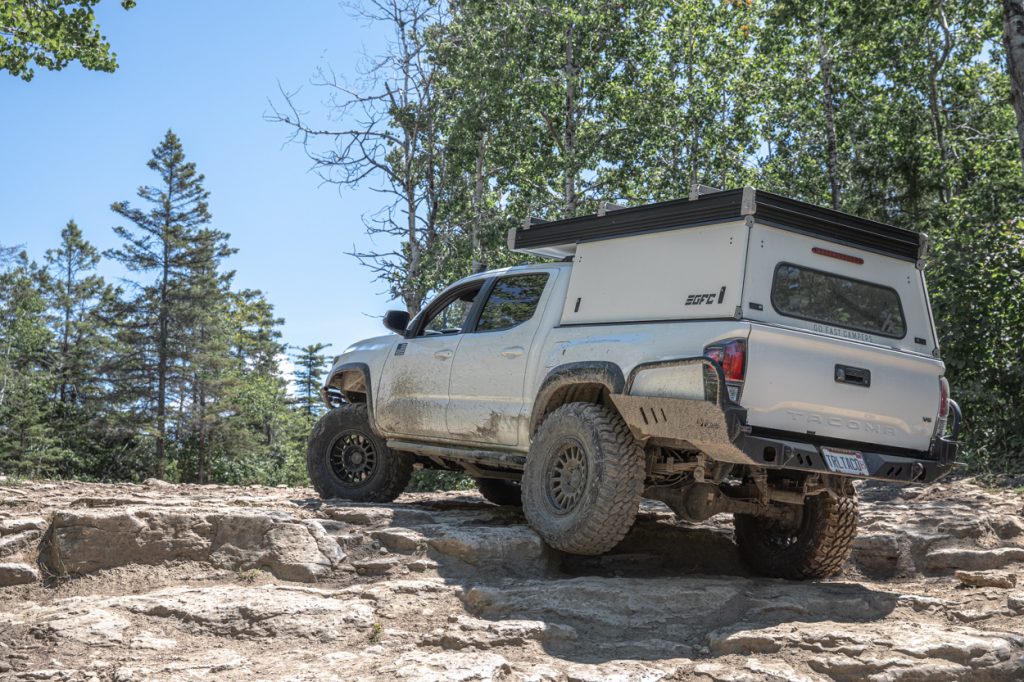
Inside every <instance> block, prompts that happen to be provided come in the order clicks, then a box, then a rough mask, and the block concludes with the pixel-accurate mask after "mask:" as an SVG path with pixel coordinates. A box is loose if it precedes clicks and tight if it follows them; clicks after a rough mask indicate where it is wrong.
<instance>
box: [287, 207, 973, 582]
mask: <svg viewBox="0 0 1024 682" xmlns="http://www.w3.org/2000/svg"><path fill="white" fill-rule="evenodd" d="M509 244H510V247H511V248H513V249H515V250H516V251H519V252H524V253H529V254H534V255H538V256H546V257H549V258H552V259H554V260H553V261H552V262H547V263H543V264H538V265H527V266H522V267H513V268H508V269H504V270H496V271H491V272H484V273H480V274H477V275H472V276H470V277H467V278H465V279H463V280H460V281H458V282H456V283H454V284H452V285H451V286H450V287H448V288H447V289H445V290H444V291H442V292H441V293H440V294H439V295H438V296H437V297H436V298H435V299H434V300H433V301H432V302H431V303H430V304H429V305H427V306H426V307H425V308H424V309H423V311H422V312H421V313H420V314H418V315H417V316H416V317H415V318H413V319H411V320H410V319H409V315H408V314H407V313H405V312H402V311H392V312H389V313H388V314H387V315H386V316H385V319H384V324H385V326H386V327H387V328H388V329H390V330H392V331H393V332H395V334H390V335H387V336H382V337H378V338H373V339H368V340H365V341H361V342H359V343H356V344H354V345H353V346H351V347H350V348H348V349H347V350H345V352H344V353H342V354H341V355H339V356H337V357H336V358H335V359H334V365H333V367H332V369H331V371H330V375H329V377H328V379H327V381H326V385H325V386H324V390H323V397H324V400H325V402H326V403H327V404H328V405H329V406H330V407H331V411H330V412H328V413H327V414H326V415H325V416H324V417H323V418H322V419H321V421H320V422H319V423H318V424H317V425H316V427H315V429H314V431H313V434H312V436H311V438H310V441H309V450H308V458H307V463H308V470H309V475H310V478H311V480H312V482H313V485H314V486H315V488H316V489H317V491H318V492H319V493H320V495H322V496H323V497H324V498H346V499H350V500H363V501H390V500H393V499H394V498H395V497H397V496H398V495H399V494H400V493H401V492H402V490H403V488H404V487H405V485H406V484H407V482H408V480H409V477H410V474H411V472H412V470H413V468H414V467H415V466H422V467H428V468H438V469H450V470H455V471H464V472H466V473H467V474H469V475H470V476H472V477H474V478H475V479H477V481H478V482H479V488H480V491H481V492H482V493H483V494H484V496H485V497H487V498H488V499H489V500H491V501H493V502H496V503H498V504H522V506H523V511H524V513H525V516H526V519H527V521H528V522H529V523H530V525H531V526H532V527H533V528H534V529H535V530H536V531H537V532H538V533H539V534H540V535H541V536H542V537H543V538H544V540H545V541H546V542H547V543H548V544H550V545H551V546H553V547H555V548H557V549H559V550H562V551H565V552H570V553H576V554H598V553H602V552H606V551H608V550H610V549H612V548H613V547H614V546H615V545H616V544H618V543H619V542H620V541H621V540H622V538H623V537H624V536H625V534H626V533H627V532H628V531H629V529H630V527H631V526H632V524H633V521H634V519H635V516H636V513H637V510H638V506H639V503H640V500H641V498H643V497H647V498H652V499H657V500H662V501H664V502H665V503H666V504H667V505H668V506H669V507H671V508H672V510H673V511H674V512H675V513H676V514H677V515H678V516H679V517H681V518H682V519H685V520H688V521H699V520H703V519H706V518H709V517H710V516H713V515H715V514H719V513H731V514H734V515H735V528H736V532H735V537H736V542H737V545H738V547H739V550H740V553H741V555H742V556H743V558H744V559H745V560H746V561H747V562H748V563H749V564H750V565H751V567H752V568H754V569H755V570H757V571H759V572H761V573H764V574H767V575H772V576H779V577H786V578H794V579H800V578H818V577H824V576H828V575H831V574H833V573H835V572H837V571H838V570H839V569H840V567H841V565H842V563H843V561H845V559H846V558H847V556H848V554H849V551H850V547H851V543H852V540H853V536H854V533H855V531H856V520H857V509H856V498H855V492H854V488H853V486H852V482H853V481H854V480H856V479H868V478H870V479H880V480H887V481H895V482H918V483H928V482H931V481H934V480H935V479H937V478H938V477H940V476H942V475H943V474H944V473H945V472H946V471H948V470H949V468H950V467H951V466H952V464H953V462H954V460H955V458H956V453H957V449H958V444H957V442H956V434H957V431H958V429H959V424H960V413H959V409H958V408H957V407H956V404H955V403H954V402H953V401H952V400H950V396H949V386H948V384H947V382H946V379H945V378H944V377H943V374H944V369H945V368H944V365H943V363H942V361H941V360H940V359H939V351H938V343H937V339H936V335H935V329H934V324H933V322H932V315H931V309H930V306H929V303H928V294H927V289H926V286H925V281H924V258H925V256H926V250H927V241H926V238H925V237H924V236H923V235H918V234H917V233H914V232H910V231H907V230H902V229H898V228H895V227H892V226H889V225H884V224H881V223H876V222H873V221H869V220H865V219H861V218H857V217H855V216H851V215H847V214H843V213H839V212H836V211H832V210H828V209H823V208H819V207H816V206H812V205H810V204H806V203H803V202H799V201H795V200H792V199H787V198H785V197H781V196H778V195H775V194H771V193H767V192H762V191H755V190H754V189H752V188H749V187H747V188H743V189H736V190H727V191H720V192H713V193H708V194H704V195H698V196H696V197H691V199H690V200H679V201H671V202H665V203H659V204H652V205H648V206H640V207H636V208H628V209H617V207H609V208H608V209H606V210H602V211H601V212H600V213H599V214H597V215H590V216H584V217H580V218H574V219H569V220H562V221H556V222H538V221H530V222H528V223H527V224H525V225H524V226H523V227H521V228H517V229H514V230H512V231H511V232H510V234H509ZM950 416H952V419H949V417H950ZM949 421H952V424H948V425H947V422H949ZM947 429H949V432H947Z"/></svg>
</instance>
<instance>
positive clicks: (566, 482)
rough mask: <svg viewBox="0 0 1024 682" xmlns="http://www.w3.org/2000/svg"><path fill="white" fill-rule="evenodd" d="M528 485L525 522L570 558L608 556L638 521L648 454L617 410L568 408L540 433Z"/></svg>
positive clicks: (530, 456)
mask: <svg viewBox="0 0 1024 682" xmlns="http://www.w3.org/2000/svg"><path fill="white" fill-rule="evenodd" d="M522 486H523V513H524V514H525V515H526V520H527V521H529V523H530V525H531V526H532V527H533V529H534V530H536V531H537V533H538V534H539V535H540V536H541V537H542V538H544V540H545V541H546V542H547V543H548V544H549V545H551V546H552V547H554V548H555V549H560V550H562V551H563V552H569V553H571V554H602V553H604V552H607V551H608V550H610V549H612V548H613V547H615V545H617V544H619V542H621V541H622V538H624V537H625V536H626V533H627V532H629V529H630V528H632V526H633V522H634V521H635V520H636V514H637V511H638V510H639V508H640V498H641V496H642V494H643V487H644V451H643V448H641V447H640V444H639V443H637V441H636V439H635V438H634V437H633V435H632V434H631V433H630V431H629V427H627V426H626V423H625V422H624V421H622V418H621V417H620V416H619V415H618V414H616V413H615V412H613V411H612V410H610V409H608V408H607V407H602V406H601V405H595V404H592V403H569V404H568V405H563V406H562V407H559V408H558V409H556V410H555V411H554V412H552V413H551V414H549V415H548V416H547V417H546V418H545V419H544V422H543V423H542V424H541V425H540V428H539V429H538V430H537V435H536V436H535V437H534V439H533V443H532V444H531V446H530V452H529V454H528V455H527V457H526V468H525V470H524V471H523V480H522Z"/></svg>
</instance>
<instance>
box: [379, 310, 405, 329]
mask: <svg viewBox="0 0 1024 682" xmlns="http://www.w3.org/2000/svg"><path fill="white" fill-rule="evenodd" d="M384 326H385V327H387V328H388V329H390V330H391V331H393V332H394V333H396V334H405V328H406V327H408V326H409V311H407V310H389V311H387V312H386V313H384Z"/></svg>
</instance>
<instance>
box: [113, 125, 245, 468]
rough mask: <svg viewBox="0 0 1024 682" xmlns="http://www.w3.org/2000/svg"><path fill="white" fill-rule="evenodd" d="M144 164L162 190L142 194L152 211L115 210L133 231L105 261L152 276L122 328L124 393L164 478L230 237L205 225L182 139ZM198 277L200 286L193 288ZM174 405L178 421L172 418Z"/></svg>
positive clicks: (202, 200) (125, 232)
mask: <svg viewBox="0 0 1024 682" xmlns="http://www.w3.org/2000/svg"><path fill="white" fill-rule="evenodd" d="M147 165H148V167H149V168H150V169H151V170H153V171H154V172H156V173H157V174H158V176H159V183H158V184H156V185H147V186H143V187H140V188H139V190H138V196H139V198H140V199H142V201H143V202H144V203H146V204H149V207H148V208H147V209H142V208H135V207H133V206H132V205H130V204H129V203H128V202H125V201H122V202H115V203H114V204H113V205H112V206H111V209H112V210H113V211H114V212H115V213H117V214H118V215H120V216H121V217H123V218H125V219H126V220H128V221H129V222H130V223H132V224H133V227H132V228H127V227H123V226H117V227H115V228H114V232H115V233H116V234H117V236H119V237H120V238H121V239H123V240H124V244H123V245H122V246H121V247H120V248H119V249H115V250H112V251H110V252H109V253H108V255H109V256H110V257H112V258H114V259H115V260H117V261H119V262H120V263H122V264H123V265H124V266H125V267H126V268H128V270H129V271H131V272H135V273H139V274H140V275H152V276H154V279H153V280H150V281H147V282H139V283H137V292H136V295H135V297H134V298H133V299H132V300H131V302H130V308H131V310H132V315H131V319H129V320H126V321H125V324H124V325H123V326H122V330H121V331H122V339H123V340H124V341H125V342H126V343H127V346H128V347H129V348H131V349H132V353H131V356H129V357H126V358H125V362H124V363H123V368H122V369H123V374H124V376H123V378H124V383H123V384H122V388H125V389H129V393H130V388H131V387H133V386H134V388H135V394H134V396H132V395H129V399H130V400H131V402H133V403H134V404H135V408H136V411H137V412H138V414H139V415H140V416H141V417H142V418H143V419H144V420H145V421H146V422H148V423H151V424H152V426H153V430H154V434H153V436H154V438H153V457H152V473H153V475H155V476H164V475H165V472H166V467H167V463H168V447H169V444H170V440H171V436H176V435H178V434H177V433H176V429H177V427H178V426H179V425H180V413H181V411H182V410H183V409H184V405H185V403H186V401H187V400H188V398H189V396H188V395H187V393H188V384H189V383H190V374H192V372H190V368H189V367H188V362H189V358H190V354H194V353H195V350H194V349H193V350H190V348H191V342H192V341H194V340H195V337H193V338H190V334H193V333H195V334H198V335H199V336H202V334H203V332H201V331H198V329H199V328H200V327H201V326H202V323H201V322H198V320H200V319H202V318H203V317H204V315H203V312H202V311H203V310H214V309H216V304H217V301H218V299H219V297H221V296H222V295H223V290H222V288H221V287H220V286H213V285H212V284H211V282H213V281H214V280H216V279H217V275H216V274H215V273H216V264H217V263H219V261H220V259H222V258H224V257H225V256H226V255H228V253H230V249H228V248H227V246H226V238H227V235H225V234H224V233H221V232H217V231H215V230H212V229H210V228H208V227H207V226H208V224H209V223H210V221H211V216H210V212H209V208H208V204H207V200H208V198H209V192H207V191H206V189H205V188H204V187H203V180H204V177H203V175H202V174H200V173H199V172H198V171H197V170H196V166H195V164H194V163H192V162H188V161H186V160H185V152H184V150H183V149H182V145H181V141H180V140H179V139H178V136H177V135H175V134H174V133H173V132H172V131H170V130H168V131H167V134H166V135H165V136H164V139H163V140H162V141H161V143H160V144H159V145H158V146H157V147H156V149H154V150H153V158H152V159H150V161H149V162H148V164H147ZM197 275H198V276H199V277H200V279H201V281H200V282H193V277H196V276H197ZM191 379H193V380H194V376H192V377H191ZM132 382H134V383H132ZM175 403H176V407H177V408H178V412H179V414H178V415H172V414H171V413H170V410H171V407H172V405H174V404H175Z"/></svg>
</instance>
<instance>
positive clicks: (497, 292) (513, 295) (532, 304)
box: [476, 272, 548, 332]
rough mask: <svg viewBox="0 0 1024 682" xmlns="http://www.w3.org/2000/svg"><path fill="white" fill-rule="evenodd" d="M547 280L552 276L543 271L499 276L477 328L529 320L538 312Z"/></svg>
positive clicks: (492, 328) (485, 329) (505, 326)
mask: <svg viewBox="0 0 1024 682" xmlns="http://www.w3.org/2000/svg"><path fill="white" fill-rule="evenodd" d="M547 281H548V275H547V273H543V272H541V273H535V274H529V275H512V276H510V277H502V278H501V279H499V280H498V281H497V282H495V283H494V289H492V290H491V295H490V296H488V297H487V303H485V304H484V309H483V311H482V312H481V313H480V321H479V322H478V323H477V325H476V331H478V332H493V331H500V330H502V329H511V328H512V327H515V326H517V325H520V324H522V323H523V322H526V321H527V320H529V319H530V318H531V317H533V314H534V313H535V312H537V304H538V303H540V297H541V294H543V293H544V286H545V285H546V284H547Z"/></svg>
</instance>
